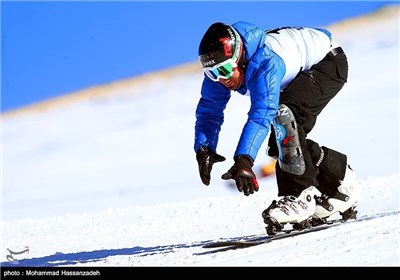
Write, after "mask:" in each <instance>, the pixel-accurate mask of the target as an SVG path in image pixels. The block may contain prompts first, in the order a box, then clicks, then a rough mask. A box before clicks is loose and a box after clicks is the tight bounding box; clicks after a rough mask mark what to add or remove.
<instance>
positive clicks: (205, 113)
mask: <svg viewBox="0 0 400 280" xmlns="http://www.w3.org/2000/svg"><path fill="white" fill-rule="evenodd" d="M230 97H231V92H230V90H229V89H228V88H226V87H225V86H223V85H222V84H220V83H218V82H213V81H211V80H210V79H209V78H208V77H207V76H204V80H203V84H202V87H201V98H200V100H199V103H198V104H197V108H196V124H195V141H194V150H195V151H197V150H198V149H199V148H200V147H201V146H206V147H209V148H210V149H211V150H212V151H214V152H216V149H217V145H218V137H219V132H220V131H221V126H222V124H223V122H224V110H225V108H226V104H227V103H228V101H229V99H230Z"/></svg>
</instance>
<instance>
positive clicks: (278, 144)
mask: <svg viewBox="0 0 400 280" xmlns="http://www.w3.org/2000/svg"><path fill="white" fill-rule="evenodd" d="M198 54H199V60H200V63H201V66H202V69H203V71H204V74H205V75H204V79H203V83H202V88H201V97H200V100H199V103H198V105H197V108H196V123H195V141H194V151H195V152H196V159H197V162H198V167H199V173H200V178H201V180H202V182H203V183H204V184H205V185H207V186H208V185H209V184H210V179H211V170H212V167H213V164H214V163H217V162H222V161H224V160H225V157H223V156H221V155H219V154H218V153H217V152H216V150H217V144H218V138H219V132H220V130H221V126H222V124H223V121H224V113H223V112H224V109H225V107H226V105H227V103H228V101H229V99H230V96H231V91H236V92H238V93H240V94H242V95H248V96H250V108H249V112H248V119H247V122H246V124H245V125H244V127H243V130H242V133H241V135H240V138H239V139H238V144H237V148H236V151H235V153H234V155H233V159H234V164H233V166H232V167H231V168H230V169H229V170H228V171H227V172H226V173H225V174H223V175H222V177H221V178H222V179H224V180H229V179H233V180H234V181H235V183H236V187H237V189H238V190H239V191H240V192H243V194H244V195H246V196H249V195H250V194H253V193H254V192H257V191H258V190H259V185H258V182H257V178H256V175H255V173H254V172H253V170H252V168H253V165H254V161H255V159H256V156H257V154H258V151H259V149H260V147H261V145H262V143H263V142H264V141H265V140H266V139H267V136H268V135H269V138H268V149H267V151H266V153H267V155H269V156H270V157H273V158H275V159H276V160H277V161H276V162H277V163H276V166H275V168H276V180H277V185H278V196H279V200H278V201H276V200H274V201H273V202H272V203H271V205H270V206H269V207H268V208H267V209H265V210H264V211H263V212H262V217H263V219H264V222H265V223H266V224H267V225H268V227H269V233H271V234H272V233H274V232H275V231H279V230H280V229H282V228H283V226H284V225H285V224H287V223H290V224H294V225H293V227H299V228H301V227H306V226H309V224H310V221H312V220H313V219H315V218H319V219H322V220H323V219H327V218H328V217H329V216H331V215H332V214H334V213H340V214H342V216H346V218H355V214H356V211H354V208H355V206H356V204H357V201H358V198H359V188H358V185H357V181H356V177H355V173H354V172H353V170H352V169H351V168H350V166H349V165H348V163H347V156H346V155H345V154H343V153H340V152H338V151H335V150H333V149H331V148H328V147H325V146H320V145H319V144H318V143H317V142H314V141H312V140H311V139H309V138H307V134H308V133H309V132H310V131H311V130H312V128H313V127H314V125H315V123H316V120H317V116H318V115H319V114H320V113H321V111H322V110H323V109H324V107H325V106H326V105H327V104H328V103H329V101H330V100H331V99H332V98H333V97H334V96H335V95H336V94H337V93H338V92H339V91H340V90H341V88H342V87H343V85H344V84H345V83H346V82H347V76H348V62H347V58H346V55H345V53H344V51H343V49H342V48H341V47H340V46H339V45H338V44H337V43H336V42H335V41H334V40H332V34H331V33H330V32H329V31H328V30H326V29H322V28H308V27H281V28H276V29H271V30H264V29H262V28H260V27H259V26H256V25H254V24H251V23H248V22H243V21H242V22H237V23H234V24H232V25H229V24H226V23H222V22H216V23H214V24H212V25H211V26H210V27H209V28H208V29H207V31H206V32H205V34H204V35H203V37H202V39H201V41H200V44H199V51H198ZM268 227H267V231H268Z"/></svg>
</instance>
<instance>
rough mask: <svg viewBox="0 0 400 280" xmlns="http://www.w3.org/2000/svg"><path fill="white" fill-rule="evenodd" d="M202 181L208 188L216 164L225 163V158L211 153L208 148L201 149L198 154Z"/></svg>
mask: <svg viewBox="0 0 400 280" xmlns="http://www.w3.org/2000/svg"><path fill="white" fill-rule="evenodd" d="M196 159H197V163H198V164H199V173H200V178H201V181H202V182H203V184H204V185H206V186H208V185H209V184H210V179H211V169H212V166H213V164H214V163H216V162H221V161H224V160H225V158H224V157H223V156H220V155H219V154H217V153H215V152H213V151H211V150H210V149H209V148H208V147H201V148H200V149H198V150H197V152H196Z"/></svg>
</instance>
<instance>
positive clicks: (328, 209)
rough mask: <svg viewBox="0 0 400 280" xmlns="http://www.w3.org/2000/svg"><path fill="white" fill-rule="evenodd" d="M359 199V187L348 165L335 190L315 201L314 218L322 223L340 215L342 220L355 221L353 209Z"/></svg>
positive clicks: (355, 212)
mask: <svg viewBox="0 0 400 280" xmlns="http://www.w3.org/2000/svg"><path fill="white" fill-rule="evenodd" d="M359 197H360V187H359V184H358V182H357V180H356V174H355V173H354V171H353V170H352V169H351V167H350V166H349V165H348V166H347V168H346V173H345V176H344V179H343V181H340V185H339V187H338V188H337V190H336V191H335V192H334V193H332V194H330V195H326V194H323V195H321V196H320V197H319V198H318V199H317V204H316V208H315V214H314V215H315V218H316V219H320V223H323V222H324V221H326V220H327V219H328V218H329V217H330V216H332V215H333V214H335V213H340V215H341V216H342V218H343V220H348V219H355V218H356V214H357V211H356V210H355V208H356V206H357V202H358V200H359ZM314 222H317V220H316V221H314ZM317 223H318V222H317Z"/></svg>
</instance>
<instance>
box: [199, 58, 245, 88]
mask: <svg viewBox="0 0 400 280" xmlns="http://www.w3.org/2000/svg"><path fill="white" fill-rule="evenodd" d="M236 67H237V64H236V62H235V61H234V60H233V59H232V58H230V59H228V60H225V61H224V62H221V63H219V64H217V65H215V66H213V67H204V68H203V71H204V73H206V75H207V76H208V77H209V78H210V79H211V80H213V81H214V82H218V81H219V79H220V78H222V79H230V78H232V76H233V72H234V71H235V68H236Z"/></svg>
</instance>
